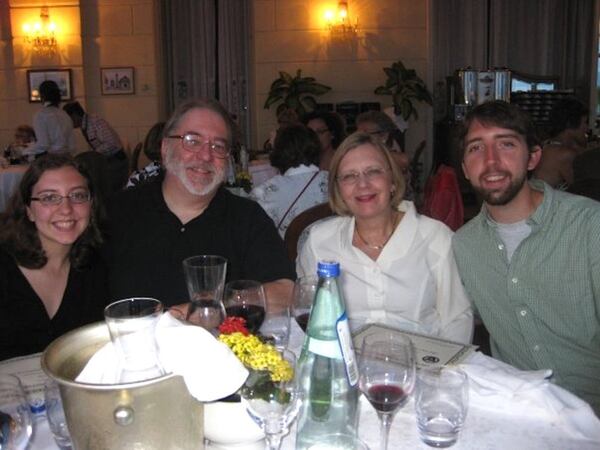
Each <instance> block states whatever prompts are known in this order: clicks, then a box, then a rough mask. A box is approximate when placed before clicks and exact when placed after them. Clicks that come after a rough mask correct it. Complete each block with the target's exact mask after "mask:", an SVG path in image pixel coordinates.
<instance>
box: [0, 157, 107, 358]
mask: <svg viewBox="0 0 600 450" xmlns="http://www.w3.org/2000/svg"><path fill="white" fill-rule="evenodd" d="M99 211H100V210H99V205H98V203H97V202H96V198H95V190H94V186H93V184H92V182H91V178H90V177H89V176H88V174H87V173H85V172H84V171H83V170H82V169H81V168H80V167H79V166H78V165H77V164H76V163H75V161H74V160H73V159H72V158H71V157H69V156H66V155H47V156H44V157H41V158H38V159H36V160H35V161H33V162H32V163H31V165H30V167H29V168H28V169H27V171H26V172H25V174H24V175H23V178H22V179H21V183H20V185H19V188H18V190H17V191H16V192H15V194H14V195H13V197H12V198H11V201H10V204H9V207H8V209H7V210H6V212H5V213H4V214H3V215H2V216H0V360H4V359H7V358H12V357H14V356H21V355H28V354H31V353H37V352H41V351H43V350H44V348H45V347H46V346H47V345H48V344H49V343H50V342H52V341H53V340H54V339H55V338H57V337H59V336H60V335H62V334H64V333H66V332H67V331H69V330H72V329H74V328H77V327H79V326H82V325H85V324H87V323H91V322H95V321H98V320H102V319H103V310H104V307H105V305H106V304H107V303H108V302H109V296H108V290H107V272H106V267H105V265H104V263H103V262H102V260H101V259H100V258H99V257H98V254H97V249H98V247H99V245H100V243H101V241H102V239H101V235H100V231H99V229H98V225H97V224H98V221H99Z"/></svg>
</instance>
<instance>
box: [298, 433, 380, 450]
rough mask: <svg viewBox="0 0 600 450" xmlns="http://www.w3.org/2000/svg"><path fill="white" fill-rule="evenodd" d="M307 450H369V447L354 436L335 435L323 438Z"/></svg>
mask: <svg viewBox="0 0 600 450" xmlns="http://www.w3.org/2000/svg"><path fill="white" fill-rule="evenodd" d="M308 450H369V447H368V446H367V444H365V443H364V442H363V441H361V440H360V439H359V438H358V437H356V436H353V435H349V434H341V433H336V434H328V435H326V436H323V437H322V438H320V439H319V442H318V443H317V444H315V445H313V446H311V447H310V448H309V449H308Z"/></svg>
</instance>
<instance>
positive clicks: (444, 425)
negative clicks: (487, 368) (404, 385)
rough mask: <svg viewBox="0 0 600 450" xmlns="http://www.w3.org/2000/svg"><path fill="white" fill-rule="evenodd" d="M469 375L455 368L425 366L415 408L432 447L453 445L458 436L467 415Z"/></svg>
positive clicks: (422, 435)
mask: <svg viewBox="0 0 600 450" xmlns="http://www.w3.org/2000/svg"><path fill="white" fill-rule="evenodd" d="M468 404H469V383H468V378H467V375H466V374H465V373H464V372H463V371H462V370H460V369H455V368H449V367H444V368H441V369H440V368H435V369H434V368H431V369H425V368H423V369H421V370H420V371H419V374H418V380H417V395H416V398H415V409H416V412H417V426H418V428H419V435H420V437H421V440H422V441H423V442H424V443H425V444H427V445H429V446H430V447H438V448H440V447H450V446H452V445H454V444H455V443H456V441H457V440H458V435H459V432H460V430H461V428H462V426H463V424H464V421H465V418H466V416H467V409H468Z"/></svg>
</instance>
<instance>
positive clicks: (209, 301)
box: [183, 255, 227, 334]
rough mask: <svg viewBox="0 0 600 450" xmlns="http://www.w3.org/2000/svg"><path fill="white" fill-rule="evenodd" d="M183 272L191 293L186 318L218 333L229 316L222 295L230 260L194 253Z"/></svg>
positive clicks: (187, 259)
mask: <svg viewBox="0 0 600 450" xmlns="http://www.w3.org/2000/svg"><path fill="white" fill-rule="evenodd" d="M183 272H184V274H185V281H186V284H187V288H188V293H189V295H190V305H189V309H188V313H187V317H186V320H187V321H188V322H189V323H191V324H193V325H198V326H201V327H202V328H205V329H207V330H208V331H210V332H212V333H213V334H216V333H217V329H218V327H219V325H221V322H223V320H224V319H225V308H224V306H223V302H222V298H223V286H224V285H225V274H226V273H227V260H226V259H225V258H223V257H221V256H216V255H198V256H191V257H189V258H186V259H184V260H183Z"/></svg>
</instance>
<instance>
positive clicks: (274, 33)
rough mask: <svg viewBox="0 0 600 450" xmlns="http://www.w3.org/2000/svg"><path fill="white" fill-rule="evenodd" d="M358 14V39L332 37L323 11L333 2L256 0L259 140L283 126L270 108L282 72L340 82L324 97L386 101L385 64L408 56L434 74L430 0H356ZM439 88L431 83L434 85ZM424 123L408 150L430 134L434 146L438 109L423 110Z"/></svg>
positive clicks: (413, 130)
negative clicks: (380, 89) (381, 91)
mask: <svg viewBox="0 0 600 450" xmlns="http://www.w3.org/2000/svg"><path fill="white" fill-rule="evenodd" d="M348 4H349V11H350V16H351V17H352V18H354V17H356V16H358V19H359V32H358V36H357V37H356V38H354V39H346V40H336V39H331V37H330V35H329V33H328V31H327V30H326V29H325V23H324V18H323V14H324V11H325V9H327V8H328V7H330V8H332V9H334V8H335V5H337V1H332V0H254V2H253V6H254V11H253V13H254V39H253V42H254V48H253V52H254V55H253V57H254V64H253V65H251V72H252V74H253V77H254V80H255V82H254V85H255V89H254V90H253V92H254V93H255V95H254V97H253V104H252V111H254V112H255V114H254V117H253V121H254V122H253V129H254V130H255V132H256V133H255V136H256V137H257V140H256V142H254V145H261V144H262V142H264V140H265V139H266V138H267V136H268V133H269V130H271V129H273V128H274V127H275V125H276V120H275V108H274V107H272V108H271V109H270V110H265V109H263V104H264V101H265V99H266V98H267V93H268V90H269V86H270V84H271V82H272V81H273V80H274V79H275V78H277V77H278V71H279V70H285V71H287V72H290V73H295V72H296V69H298V68H300V69H302V73H303V75H304V76H313V77H315V78H316V79H317V81H319V82H322V83H324V84H326V85H328V86H331V87H332V90H331V91H330V92H329V93H327V94H325V95H323V96H320V97H318V101H319V102H333V103H338V102H341V101H356V102H364V101H378V102H380V103H381V104H382V107H387V106H390V105H391V101H390V98H389V97H387V96H378V95H375V94H373V90H374V89H375V87H377V86H378V85H380V84H383V83H384V81H385V74H384V72H383V70H382V69H383V67H385V66H389V65H390V64H391V63H392V62H394V61H397V60H398V59H401V60H402V61H403V63H404V64H405V65H406V66H407V67H412V68H415V69H416V70H417V73H418V74H419V75H420V76H421V77H422V78H423V79H424V80H428V70H429V67H428V59H429V43H428V25H427V17H428V11H427V8H428V2H427V1H424V0H418V1H414V0H349V2H348ZM428 86H429V87H430V89H431V86H430V85H429V83H428ZM419 112H420V114H419V121H418V122H417V123H414V122H413V123H410V128H409V131H408V133H407V145H406V146H407V150H408V151H409V152H410V151H411V150H414V148H415V147H416V146H417V145H418V143H419V142H420V141H421V140H423V139H427V140H428V147H431V138H430V137H428V134H430V133H431V132H430V131H429V130H431V128H432V127H431V111H430V108H429V107H420V108H419Z"/></svg>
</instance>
